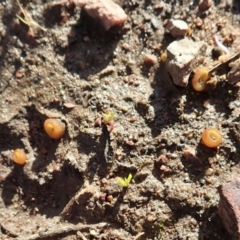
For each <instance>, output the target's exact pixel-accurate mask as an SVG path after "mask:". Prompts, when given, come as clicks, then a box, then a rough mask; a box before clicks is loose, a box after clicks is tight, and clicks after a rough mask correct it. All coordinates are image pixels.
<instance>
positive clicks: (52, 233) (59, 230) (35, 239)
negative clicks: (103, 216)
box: [15, 222, 107, 240]
mask: <svg viewBox="0 0 240 240" xmlns="http://www.w3.org/2000/svg"><path fill="white" fill-rule="evenodd" d="M106 226H107V223H104V222H103V223H97V224H82V223H81V224H77V225H72V224H71V225H68V226H57V227H56V228H54V229H51V230H49V231H47V232H39V233H36V234H32V235H30V236H22V237H18V238H15V240H39V239H45V238H53V237H54V238H56V237H57V236H59V235H61V234H66V233H70V232H78V231H81V230H84V229H90V228H102V227H106ZM81 237H82V236H81ZM82 239H83V240H85V239H84V238H83V237H82Z"/></svg>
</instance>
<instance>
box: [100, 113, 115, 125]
mask: <svg viewBox="0 0 240 240" xmlns="http://www.w3.org/2000/svg"><path fill="white" fill-rule="evenodd" d="M113 119H114V113H113V112H111V111H106V113H104V114H103V122H104V123H105V124H110V123H111V122H112V121H113Z"/></svg>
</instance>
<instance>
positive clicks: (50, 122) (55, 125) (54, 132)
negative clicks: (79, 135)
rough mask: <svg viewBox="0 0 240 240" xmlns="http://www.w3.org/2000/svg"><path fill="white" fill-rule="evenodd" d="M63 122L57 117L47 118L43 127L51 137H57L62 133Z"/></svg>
mask: <svg viewBox="0 0 240 240" xmlns="http://www.w3.org/2000/svg"><path fill="white" fill-rule="evenodd" d="M65 128H66V127H65V124H64V123H63V122H62V121H61V120H59V119H52V118H49V119H47V120H45V122H44V129H45V131H46V133H47V135H48V136H49V137H50V138H53V139H59V138H61V137H62V136H63V135H64V132H65Z"/></svg>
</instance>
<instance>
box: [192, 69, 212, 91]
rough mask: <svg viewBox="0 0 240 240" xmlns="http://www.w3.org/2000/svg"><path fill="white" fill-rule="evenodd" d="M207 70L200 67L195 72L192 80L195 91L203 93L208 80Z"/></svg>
mask: <svg viewBox="0 0 240 240" xmlns="http://www.w3.org/2000/svg"><path fill="white" fill-rule="evenodd" d="M209 78H210V76H209V70H208V68H206V67H200V68H198V69H197V70H196V71H195V74H194V76H193V79H192V86H193V88H194V89H195V90H196V91H199V92H200V91H203V90H204V89H205V88H206V86H207V81H208V80H209Z"/></svg>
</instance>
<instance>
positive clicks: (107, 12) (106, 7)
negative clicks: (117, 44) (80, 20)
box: [84, 0, 127, 30]
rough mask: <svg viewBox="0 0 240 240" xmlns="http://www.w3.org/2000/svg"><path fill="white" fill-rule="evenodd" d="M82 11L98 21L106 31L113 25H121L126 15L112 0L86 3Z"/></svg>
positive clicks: (93, 0) (96, 0) (91, 0)
mask: <svg viewBox="0 0 240 240" xmlns="http://www.w3.org/2000/svg"><path fill="white" fill-rule="evenodd" d="M84 10H85V11H86V12H87V13H88V15H90V16H91V17H93V18H95V19H97V20H99V21H100V23H101V25H102V26H103V27H104V28H105V29H106V30H109V29H110V28H111V27H113V26H115V25H121V24H123V23H124V22H125V20H126V19H127V15H126V13H125V12H124V11H123V9H122V8H121V7H120V6H119V5H118V4H116V3H114V2H113V1H112V0H89V1H86V4H85V5H84Z"/></svg>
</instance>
